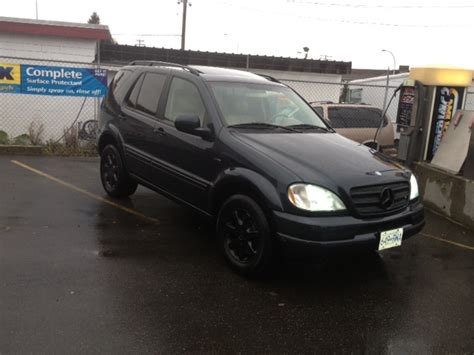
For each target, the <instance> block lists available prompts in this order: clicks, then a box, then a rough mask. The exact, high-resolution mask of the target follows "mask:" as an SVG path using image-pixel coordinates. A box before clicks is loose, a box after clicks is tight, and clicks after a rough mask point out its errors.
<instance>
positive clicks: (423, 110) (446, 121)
mask: <svg viewBox="0 0 474 355" xmlns="http://www.w3.org/2000/svg"><path fill="white" fill-rule="evenodd" d="M471 84H472V71H471V70H466V69H453V68H412V69H411V70H410V79H409V80H406V81H405V82H404V83H403V84H402V85H401V87H400V96H399V103H398V112H397V130H398V131H399V132H400V142H399V150H398V158H399V159H400V160H403V161H406V162H407V163H408V164H411V163H412V162H413V161H416V160H418V161H431V159H432V158H433V156H434V155H435V153H436V151H437V149H438V147H439V144H440V142H441V140H442V139H443V135H444V134H445V132H446V131H447V129H448V127H449V125H450V123H451V119H452V118H453V117H454V115H455V113H456V111H457V110H460V109H463V108H464V105H465V101H466V94H467V88H468V87H469V86H470V85H471Z"/></svg>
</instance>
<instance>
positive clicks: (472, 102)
mask: <svg viewBox="0 0 474 355" xmlns="http://www.w3.org/2000/svg"><path fill="white" fill-rule="evenodd" d="M469 89H470V90H472V89H473V88H472V87H471V88H469ZM465 109H466V110H474V91H468V92H467V95H466V106H465Z"/></svg>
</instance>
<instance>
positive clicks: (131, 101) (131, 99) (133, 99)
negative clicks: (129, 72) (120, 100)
mask: <svg viewBox="0 0 474 355" xmlns="http://www.w3.org/2000/svg"><path fill="white" fill-rule="evenodd" d="M143 78H144V75H143V74H142V75H140V77H139V78H138V80H137V81H136V82H135V85H134V86H133V89H132V92H131V93H130V95H129V96H128V99H127V105H128V106H130V107H135V106H136V104H137V98H138V94H139V92H140V87H141V86H142V82H143Z"/></svg>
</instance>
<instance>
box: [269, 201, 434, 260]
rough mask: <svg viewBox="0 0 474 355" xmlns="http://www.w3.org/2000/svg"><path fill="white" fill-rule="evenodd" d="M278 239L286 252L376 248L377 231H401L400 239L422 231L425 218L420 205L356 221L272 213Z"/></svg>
mask: <svg viewBox="0 0 474 355" xmlns="http://www.w3.org/2000/svg"><path fill="white" fill-rule="evenodd" d="M273 215H274V221H275V226H276V231H277V236H278V237H279V239H280V240H281V242H282V245H283V246H285V247H287V248H288V249H295V248H296V249H302V250H305V251H308V250H310V251H315V250H327V249H344V248H354V249H367V250H368V249H372V250H375V249H377V248H378V244H379V239H380V232H382V231H386V230H390V229H395V228H403V239H404V240H405V239H407V238H409V237H411V236H413V235H415V234H417V233H418V232H420V231H421V230H422V229H423V226H424V225H425V218H424V212H423V206H422V204H421V203H415V204H413V205H410V206H409V207H407V208H406V209H405V210H404V211H402V212H399V213H397V214H395V215H391V216H386V217H378V218H364V219H359V218H355V217H352V216H331V217H305V216H297V215H293V214H288V213H284V212H277V211H274V212H273Z"/></svg>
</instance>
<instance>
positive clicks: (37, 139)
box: [28, 121, 44, 145]
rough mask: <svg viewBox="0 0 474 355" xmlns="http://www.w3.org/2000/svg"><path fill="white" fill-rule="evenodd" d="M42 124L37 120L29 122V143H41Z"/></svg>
mask: <svg viewBox="0 0 474 355" xmlns="http://www.w3.org/2000/svg"><path fill="white" fill-rule="evenodd" d="M43 132H44V125H43V124H42V123H38V122H35V121H33V122H31V123H30V125H29V126H28V136H29V139H30V142H31V144H33V145H41V144H42V143H43Z"/></svg>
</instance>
